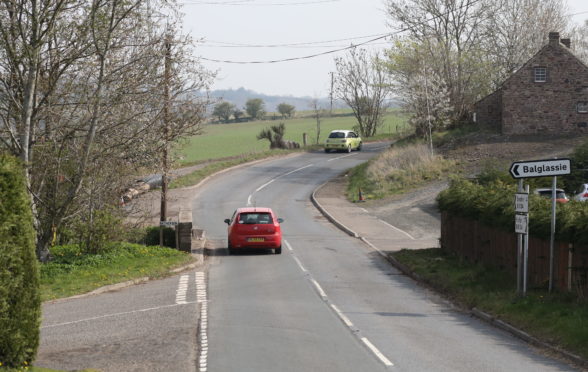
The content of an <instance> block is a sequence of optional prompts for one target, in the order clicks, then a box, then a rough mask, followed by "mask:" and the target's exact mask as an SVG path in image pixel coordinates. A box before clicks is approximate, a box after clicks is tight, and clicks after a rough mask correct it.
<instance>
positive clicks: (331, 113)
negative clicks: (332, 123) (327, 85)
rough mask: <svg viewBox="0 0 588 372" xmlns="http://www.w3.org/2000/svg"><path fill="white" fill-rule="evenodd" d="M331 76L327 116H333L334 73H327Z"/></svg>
mask: <svg viewBox="0 0 588 372" xmlns="http://www.w3.org/2000/svg"><path fill="white" fill-rule="evenodd" d="M329 73H330V74H331V93H330V94H329V97H330V98H331V108H330V110H329V116H333V85H334V83H335V73H334V72H333V71H331V72H329Z"/></svg>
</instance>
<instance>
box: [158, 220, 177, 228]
mask: <svg viewBox="0 0 588 372" xmlns="http://www.w3.org/2000/svg"><path fill="white" fill-rule="evenodd" d="M177 224H178V222H177V221H159V226H165V227H175V226H176V225H177Z"/></svg>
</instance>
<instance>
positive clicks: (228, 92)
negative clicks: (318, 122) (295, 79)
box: [210, 88, 345, 112]
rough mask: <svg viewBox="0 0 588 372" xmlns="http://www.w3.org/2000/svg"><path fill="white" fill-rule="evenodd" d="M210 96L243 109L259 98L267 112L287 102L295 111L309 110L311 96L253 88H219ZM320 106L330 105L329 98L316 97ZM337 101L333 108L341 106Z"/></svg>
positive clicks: (326, 106)
mask: <svg viewBox="0 0 588 372" xmlns="http://www.w3.org/2000/svg"><path fill="white" fill-rule="evenodd" d="M210 95H211V97H214V98H217V99H219V100H221V99H222V100H223V101H226V102H230V103H232V104H234V105H235V106H237V107H238V108H240V109H242V110H243V111H245V110H244V107H245V102H247V100H249V99H251V98H261V99H262V100H263V102H265V109H266V111H269V112H275V111H278V109H277V106H278V105H279V104H280V103H287V104H289V105H292V106H294V107H296V111H307V110H310V103H311V102H312V100H313V98H312V97H293V96H269V95H267V94H262V93H257V92H255V91H253V90H249V89H245V88H239V89H219V90H213V91H212V92H210ZM317 99H318V101H319V104H320V106H321V107H322V108H323V109H328V108H329V107H330V104H331V103H330V100H329V99H328V98H317ZM343 107H345V105H342V104H341V103H338V102H333V108H343Z"/></svg>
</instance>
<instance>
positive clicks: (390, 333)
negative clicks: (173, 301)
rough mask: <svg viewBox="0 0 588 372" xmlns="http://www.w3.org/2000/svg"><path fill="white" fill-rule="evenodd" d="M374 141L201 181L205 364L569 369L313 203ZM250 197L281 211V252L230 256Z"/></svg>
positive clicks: (215, 367) (216, 367)
mask: <svg viewBox="0 0 588 372" xmlns="http://www.w3.org/2000/svg"><path fill="white" fill-rule="evenodd" d="M377 146H378V145H377V144H372V145H368V146H365V147H364V148H365V151H362V152H361V153H357V152H354V153H352V154H324V153H311V154H303V155H301V156H298V157H294V158H287V159H278V160H273V161H268V162H262V163H259V164H256V165H253V166H250V167H245V168H240V169H236V170H233V171H231V172H228V173H226V174H223V175H221V176H218V177H215V178H214V179H212V180H210V181H209V182H208V183H207V184H205V185H204V187H202V188H201V189H200V190H198V195H197V197H196V199H195V202H194V204H193V206H192V211H193V219H194V224H195V225H196V226H197V227H200V228H203V229H204V230H205V231H206V235H207V238H208V239H209V240H210V241H211V242H213V243H214V245H215V249H214V256H213V257H212V258H211V259H210V267H209V272H208V278H209V280H208V296H209V297H208V298H209V302H208V307H207V311H208V317H207V323H206V326H205V327H204V331H205V346H206V347H205V352H204V353H203V354H202V355H200V357H199V363H200V366H201V370H203V371H215V372H217V371H236V370H238V371H256V372H260V371H268V372H269V371H278V370H279V371H321V372H325V371H337V372H339V371H382V370H399V371H507V370H508V371H510V370H516V371H566V370H572V369H571V368H570V367H568V366H566V365H564V364H561V363H559V362H557V361H554V360H552V359H549V358H547V357H544V356H542V355H540V354H539V353H538V352H537V351H535V350H533V349H532V348H531V347H529V346H528V345H527V344H525V343H523V342H521V341H519V340H517V339H515V338H513V337H512V336H510V335H509V334H507V333H504V332H502V331H500V330H497V329H494V328H492V327H490V326H488V325H487V324H485V323H483V322H481V321H479V320H477V319H474V318H471V317H470V316H468V315H465V314H462V313H460V312H459V311H457V310H456V309H453V308H452V307H451V306H450V305H449V304H447V303H446V302H444V301H443V300H441V299H440V298H438V297H437V296H436V295H435V294H433V293H429V292H428V291H427V290H425V289H423V288H421V287H419V286H418V285H416V284H415V283H414V282H413V281H412V280H410V279H408V278H406V277H405V276H403V275H401V274H400V273H399V272H398V271H397V270H395V269H394V268H393V267H391V266H390V265H389V264H388V263H387V262H386V261H384V260H383V259H382V258H381V257H380V256H379V255H378V254H375V253H374V252H373V251H371V250H370V249H369V248H368V247H367V246H366V245H364V244H363V243H362V242H360V241H359V240H357V239H354V238H352V237H349V236H347V235H345V234H344V233H342V232H341V231H339V230H337V229H335V228H334V227H333V226H332V225H331V224H330V223H328V222H326V220H325V219H324V218H323V217H322V216H321V215H320V214H319V213H318V212H317V211H316V209H315V208H314V207H313V206H312V205H311V203H310V201H309V196H310V194H311V192H312V191H313V190H314V189H315V188H316V187H318V186H319V185H320V184H322V183H324V182H325V181H326V180H328V179H329V178H332V177H334V176H336V175H338V174H340V173H341V172H342V171H344V170H345V169H348V168H351V167H353V166H355V165H357V164H359V163H361V162H362V161H365V160H367V159H368V158H369V157H370V156H372V155H373V151H377V150H376V148H375V147H377ZM246 205H258V206H269V207H272V208H273V209H274V210H275V211H276V212H277V214H278V216H279V217H282V218H284V220H285V222H284V223H283V224H282V228H283V233H284V247H283V254H282V255H273V254H271V253H269V252H264V251H255V252H249V253H243V254H238V255H232V256H229V255H228V254H227V250H226V225H225V224H223V220H224V219H225V218H228V217H230V216H231V214H232V212H233V211H234V209H235V208H237V207H241V206H246Z"/></svg>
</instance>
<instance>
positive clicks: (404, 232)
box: [378, 219, 415, 240]
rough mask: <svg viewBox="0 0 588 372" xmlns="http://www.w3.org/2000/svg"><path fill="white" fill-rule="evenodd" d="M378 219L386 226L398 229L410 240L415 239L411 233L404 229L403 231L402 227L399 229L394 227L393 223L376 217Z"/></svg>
mask: <svg viewBox="0 0 588 372" xmlns="http://www.w3.org/2000/svg"><path fill="white" fill-rule="evenodd" d="M378 221H380V222H381V223H383V224H384V225H386V226H389V227H391V228H393V229H394V230H396V231H399V232H401V233H403V234H404V235H406V236H408V237H409V238H410V239H411V240H415V238H414V237H413V236H412V235H410V234H409V233H407V232H406V231H404V230H402V229H399V228H398V227H396V226H394V225H391V224H389V223H388V222H386V221H383V220H380V219H378Z"/></svg>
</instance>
